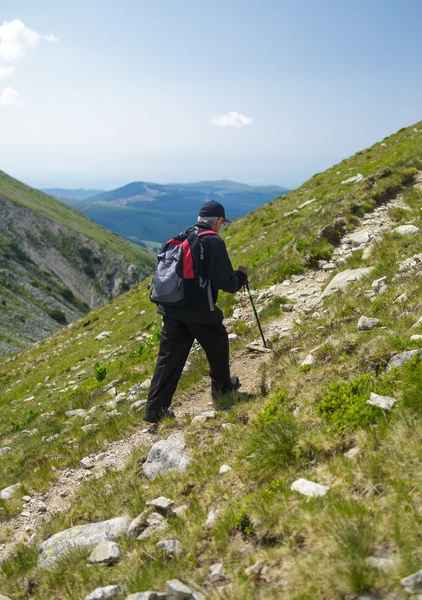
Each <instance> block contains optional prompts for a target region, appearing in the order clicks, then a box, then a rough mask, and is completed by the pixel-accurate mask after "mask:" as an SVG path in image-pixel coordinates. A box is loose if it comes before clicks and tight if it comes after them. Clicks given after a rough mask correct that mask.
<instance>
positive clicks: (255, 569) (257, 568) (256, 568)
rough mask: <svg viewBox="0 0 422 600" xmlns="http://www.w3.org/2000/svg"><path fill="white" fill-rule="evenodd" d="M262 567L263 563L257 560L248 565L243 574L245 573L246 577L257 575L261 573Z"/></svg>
mask: <svg viewBox="0 0 422 600" xmlns="http://www.w3.org/2000/svg"><path fill="white" fill-rule="evenodd" d="M263 568H264V565H263V564H262V563H260V562H257V563H255V564H254V565H251V566H250V567H248V568H247V569H245V575H247V576H248V577H257V576H258V575H259V574H260V573H261V571H262V569H263Z"/></svg>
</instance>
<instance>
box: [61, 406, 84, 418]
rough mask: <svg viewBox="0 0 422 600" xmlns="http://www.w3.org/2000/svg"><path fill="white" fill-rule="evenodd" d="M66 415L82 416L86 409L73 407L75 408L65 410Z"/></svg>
mask: <svg viewBox="0 0 422 600" xmlns="http://www.w3.org/2000/svg"><path fill="white" fill-rule="evenodd" d="M65 414H66V417H84V416H85V415H86V410H85V409H83V408H75V410H68V411H66V413H65Z"/></svg>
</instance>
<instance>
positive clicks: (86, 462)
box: [80, 456, 95, 469]
mask: <svg viewBox="0 0 422 600" xmlns="http://www.w3.org/2000/svg"><path fill="white" fill-rule="evenodd" d="M80 463H81V465H82V466H83V468H84V469H92V468H93V467H95V463H94V461H93V460H92V459H91V458H89V456H85V458H83V459H82V460H81V461H80Z"/></svg>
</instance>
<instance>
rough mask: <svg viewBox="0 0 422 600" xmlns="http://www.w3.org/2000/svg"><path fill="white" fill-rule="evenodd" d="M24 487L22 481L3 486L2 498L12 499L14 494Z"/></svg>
mask: <svg viewBox="0 0 422 600" xmlns="http://www.w3.org/2000/svg"><path fill="white" fill-rule="evenodd" d="M20 487H22V484H21V483H15V484H13V485H9V487H7V488H3V489H2V490H1V491H0V500H10V498H11V497H12V496H13V494H14V493H15V492H16V491H17V490H18V489H19V488H20Z"/></svg>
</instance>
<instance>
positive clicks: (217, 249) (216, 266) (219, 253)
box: [207, 236, 248, 294]
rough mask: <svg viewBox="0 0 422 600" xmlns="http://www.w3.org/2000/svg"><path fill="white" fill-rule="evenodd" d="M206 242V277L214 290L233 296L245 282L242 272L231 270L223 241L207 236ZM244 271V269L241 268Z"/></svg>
mask: <svg viewBox="0 0 422 600" xmlns="http://www.w3.org/2000/svg"><path fill="white" fill-rule="evenodd" d="M207 241H208V244H207V246H208V248H207V250H208V256H209V263H208V276H209V278H210V279H211V283H212V285H213V287H214V288H215V289H216V290H223V292H229V293H231V294H234V293H235V292H237V291H239V290H240V288H241V287H242V286H243V285H244V284H245V283H246V281H247V278H248V277H247V274H246V273H245V271H244V270H240V269H239V270H237V271H235V270H233V267H232V263H231V261H230V258H229V255H228V253H227V248H226V244H225V243H224V240H223V239H222V238H220V237H217V236H212V237H211V236H209V238H207ZM242 269H245V267H242Z"/></svg>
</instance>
